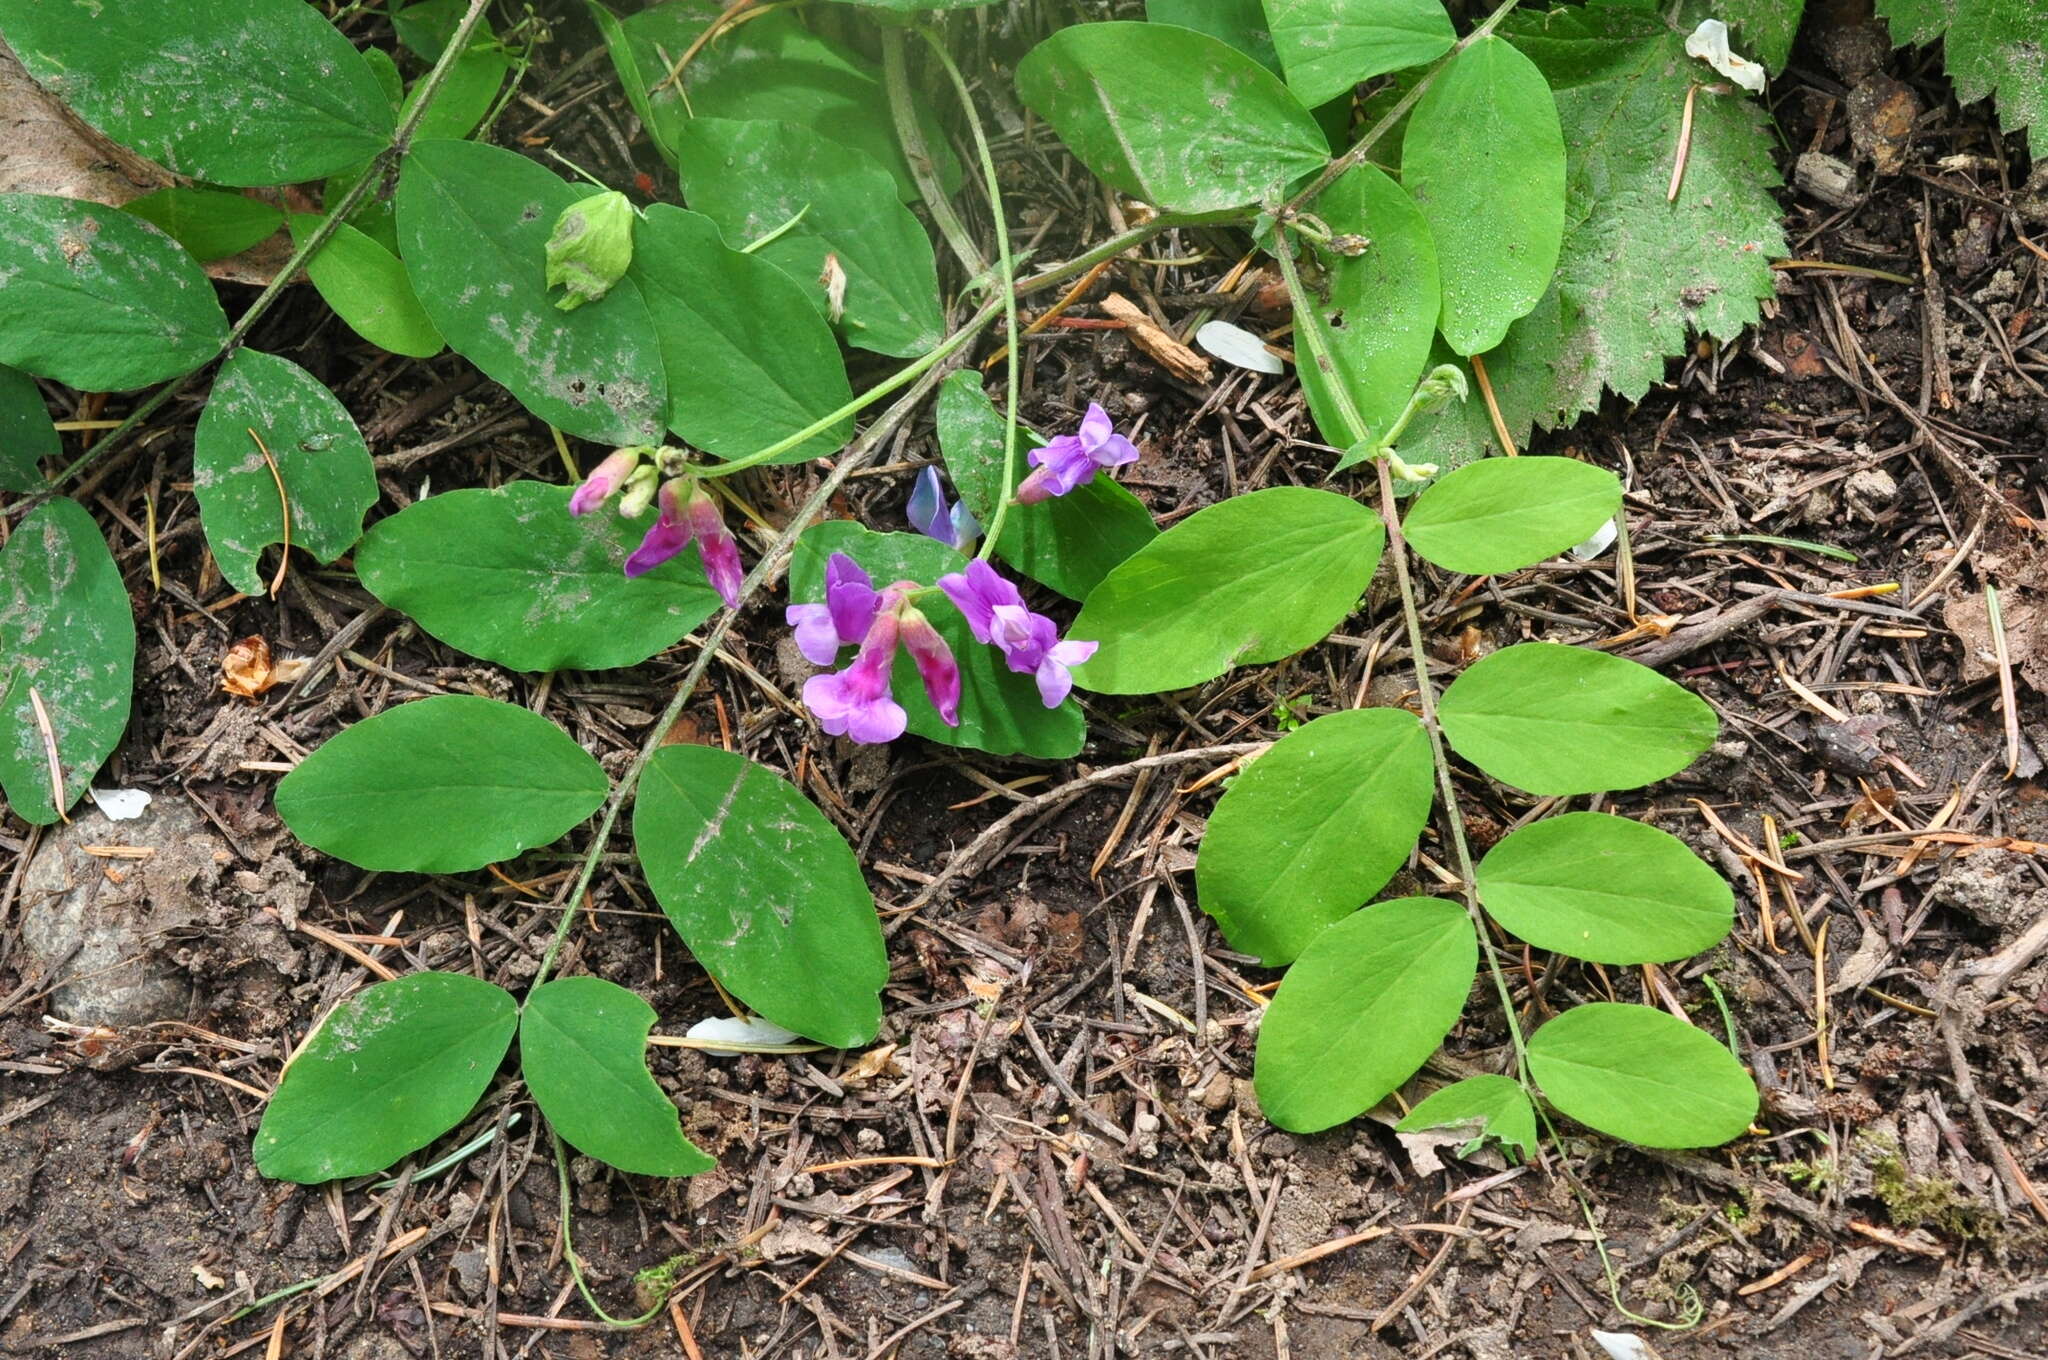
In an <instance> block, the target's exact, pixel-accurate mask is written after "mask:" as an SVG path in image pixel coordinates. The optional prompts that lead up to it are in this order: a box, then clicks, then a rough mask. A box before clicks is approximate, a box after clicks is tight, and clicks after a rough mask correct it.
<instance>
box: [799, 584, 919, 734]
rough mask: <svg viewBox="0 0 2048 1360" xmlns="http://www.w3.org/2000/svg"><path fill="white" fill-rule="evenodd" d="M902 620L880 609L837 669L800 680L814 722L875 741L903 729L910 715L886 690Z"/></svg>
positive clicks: (830, 730)
mask: <svg viewBox="0 0 2048 1360" xmlns="http://www.w3.org/2000/svg"><path fill="white" fill-rule="evenodd" d="M901 631H902V625H901V622H900V621H899V620H898V619H897V617H896V614H895V611H893V610H882V611H880V612H878V613H877V614H876V615H875V621H874V624H873V625H872V626H871V627H870V628H869V629H868V635H867V637H866V638H865V639H864V640H863V641H862V642H861V644H860V655H859V656H857V657H855V658H854V659H853V664H852V665H851V666H848V667H847V668H846V669H845V670H843V671H834V672H832V673H831V674H829V675H814V676H812V677H811V678H810V679H808V680H806V681H804V707H805V708H808V709H810V710H811V716H812V717H814V718H816V719H817V720H818V726H820V727H822V728H824V729H825V730H826V731H827V732H829V733H831V734H832V735H833V736H835V737H851V738H853V739H854V740H855V741H857V742H862V743H864V744H866V745H870V746H877V745H880V744H881V743H883V742H889V741H894V740H896V738H898V737H900V736H902V735H903V729H904V728H905V727H906V726H908V725H909V722H910V715H909V714H907V713H905V712H904V711H903V705H901V704H899V703H897V702H896V699H895V697H894V696H893V695H891V694H890V693H889V672H890V670H891V669H892V668H893V667H894V665H895V662H896V643H897V641H898V639H899V637H900V635H901Z"/></svg>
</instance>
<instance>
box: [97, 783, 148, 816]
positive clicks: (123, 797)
mask: <svg viewBox="0 0 2048 1360" xmlns="http://www.w3.org/2000/svg"><path fill="white" fill-rule="evenodd" d="M92 800H93V802H95V803H98V804H99V806H100V811H101V812H104V813H106V814H107V820H108V821H110V822H132V821H134V820H135V819H136V818H137V817H140V816H141V815H142V814H143V811H144V810H145V809H146V808H148V807H149V801H150V796H149V795H148V794H147V793H145V792H143V791H142V790H141V789H94V790H93V791H92Z"/></svg>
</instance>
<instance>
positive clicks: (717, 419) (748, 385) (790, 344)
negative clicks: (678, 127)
mask: <svg viewBox="0 0 2048 1360" xmlns="http://www.w3.org/2000/svg"><path fill="white" fill-rule="evenodd" d="M627 277H628V278H631V279H632V280H633V281H634V282H636V283H638V284H639V285H640V294H641V296H642V297H644V298H645V299H646V300H647V310H648V311H649V312H650V313H651V314H652V315H653V317H654V334H655V338H656V339H657V340H658V341H659V342H660V345H661V357H662V364H663V367H665V368H666V369H667V371H668V405H669V410H668V424H669V428H670V429H672V430H674V431H675V432H676V433H677V434H678V435H681V436H682V437H683V438H684V439H685V440H687V441H689V442H690V443H691V444H693V445H695V446H696V447H698V448H700V449H703V450H704V451H705V452H707V453H712V454H716V455H717V456H719V457H721V458H740V457H744V456H745V455H747V454H750V453H753V452H755V451H756V450H758V449H765V448H767V447H768V446H769V445H770V444H775V443H778V442H780V441H781V440H783V439H784V438H787V437H788V436H790V435H793V434H796V433H797V432H798V431H799V430H804V429H807V428H809V427H810V426H811V425H812V424H813V423H814V422H816V421H818V420H821V419H823V418H824V417H826V416H828V415H831V414H832V413H833V412H834V411H836V410H838V409H840V408H841V407H843V406H845V405H846V404H847V403H849V402H850V401H852V400H853V389H852V387H851V386H849V385H848V384H847V381H846V363H845V361H844V360H843V359H842V358H841V357H840V354H839V342H838V341H837V340H835V339H834V338H833V336H832V328H831V327H830V326H828V325H827V324H826V323H825V318H824V317H822V316H820V315H819V314H818V309H817V308H816V307H814V306H812V305H811V300H810V298H809V296H808V295H807V294H806V293H805V291H804V289H803V286H802V285H801V284H799V283H798V282H797V281H796V280H795V279H792V278H791V277H790V276H789V275H787V274H785V273H783V272H782V271H781V270H780V269H778V268H776V267H775V266H774V265H773V264H770V263H769V262H768V261H766V260H763V259H761V258H759V257H758V256H754V255H747V254H743V253H741V252H740V251H737V250H733V249H731V248H730V247H728V246H727V245H726V244H725V240H724V238H723V237H721V236H720V235H719V232H718V225H717V224H716V223H715V222H713V221H712V220H711V219H710V218H708V217H706V216H704V215H703V214H702V213H693V212H685V211H683V210H682V209H681V208H671V207H669V206H667V205H665V204H659V203H657V204H655V205H654V206H653V207H651V208H649V209H648V210H647V217H646V220H645V221H643V222H641V224H640V229H639V233H638V245H637V247H636V249H635V251H634V253H633V267H632V271H631V273H629V274H628V275H627ZM852 434H853V417H852V416H847V417H845V418H844V419H842V420H841V421H839V423H838V424H836V425H833V426H832V427H830V428H829V429H827V430H826V431H825V432H824V433H822V434H819V435H816V436H814V437H812V438H811V439H808V440H806V441H804V442H803V443H802V444H799V445H798V446H797V447H795V448H793V449H791V450H790V451H789V452H787V453H785V454H783V455H781V456H780V457H779V458H777V459H775V460H774V461H776V462H778V463H800V462H803V461H804V460H805V459H807V458H823V457H827V456H829V455H830V454H832V453H834V452H836V451H837V450H838V449H839V448H841V447H842V446H843V445H844V444H845V443H846V441H847V440H848V439H849V438H850V437H851V436H852Z"/></svg>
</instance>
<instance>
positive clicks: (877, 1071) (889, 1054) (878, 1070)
mask: <svg viewBox="0 0 2048 1360" xmlns="http://www.w3.org/2000/svg"><path fill="white" fill-rule="evenodd" d="M885 1074H886V1075H889V1076H900V1075H902V1073H901V1071H900V1069H899V1068H898V1066H897V1063H896V1045H895V1044H879V1045H877V1046H875V1047H874V1048H871V1049H869V1050H868V1051H867V1052H865V1053H863V1054H861V1055H860V1057H859V1058H858V1059H857V1060H856V1061H855V1062H854V1064H853V1066H851V1067H849V1068H847V1069H846V1070H845V1071H844V1072H842V1073H840V1074H839V1084H840V1085H842V1086H850V1087H853V1088H855V1089H859V1088H860V1087H862V1086H865V1085H867V1084H868V1083H869V1082H871V1081H873V1080H874V1079H875V1078H876V1077H879V1076H883V1075H885Z"/></svg>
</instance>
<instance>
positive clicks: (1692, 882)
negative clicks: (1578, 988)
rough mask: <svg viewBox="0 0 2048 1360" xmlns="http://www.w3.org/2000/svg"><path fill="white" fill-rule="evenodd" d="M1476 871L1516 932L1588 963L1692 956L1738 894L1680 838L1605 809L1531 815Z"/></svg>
mask: <svg viewBox="0 0 2048 1360" xmlns="http://www.w3.org/2000/svg"><path fill="white" fill-rule="evenodd" d="M1474 876H1475V878H1476V880H1477V884H1478V888H1479V900H1480V902H1481V903H1482V904H1484V906H1485V907H1486V910H1487V912H1488V914H1490V915H1491V916H1492V917H1493V919H1494V920H1496V921H1498V922H1500V923H1501V924H1502V925H1503V926H1505V927H1507V929H1508V930H1510V931H1512V932H1513V933H1514V934H1515V935H1516V936H1517V937H1518V938H1520V939H1524V940H1527V941H1528V942H1529V943H1530V944H1533V945H1535V946H1536V947H1537V948H1538V949H1548V950H1550V951H1552V952H1553V953H1558V954H1569V955H1571V956H1572V957H1573V958H1575V959H1589V960H1591V961H1592V962H1594V963H1613V964H1629V963H1668V962H1671V961H1672V960H1674V959H1683V958H1690V957H1691V956H1692V955H1694V954H1697V953H1699V952H1700V951H1701V950H1703V949H1712V948H1713V947H1714V946H1715V945H1717V944H1719V943H1720V942H1721V941H1722V939H1724V938H1725V937H1726V936H1727V934H1728V932H1729V930H1730V929H1732V928H1733V926H1734V924H1735V894H1734V893H1733V892H1731V891H1730V890H1729V887H1728V884H1727V881H1726V880H1724V879H1723V878H1722V877H1721V876H1720V875H1719V874H1717V873H1715V872H1714V871H1713V870H1712V869H1710V868H1708V867H1707V865H1706V864H1705V863H1703V862H1702V861H1701V860H1700V858H1699V856H1697V855H1695V854H1694V853H1693V852H1692V851H1691V850H1690V849H1689V848H1687V846H1686V844H1685V842H1684V841H1681V840H1679V839H1678V837H1676V836H1673V835H1671V834H1670V833H1669V832H1665V831H1660V830H1658V829H1657V828H1656V827H1654V826H1646V825H1644V824H1643V823H1642V822H1636V821H1630V820H1629V819H1628V818H1626V817H1614V816H1609V815H1608V814H1607V813H1604V812H1568V813H1565V814H1564V815H1563V816H1559V817H1550V818H1547V819H1545V820H1543V821H1540V822H1532V823H1530V824H1529V825H1528V826H1525V827H1523V828H1522V829H1521V830H1519V831H1516V832H1514V833H1512V834H1511V835H1509V836H1508V837H1507V838H1506V839H1505V840H1503V841H1501V842H1500V843H1499V844H1498V845H1496V846H1494V847H1493V849H1491V850H1489V851H1488V852H1487V854H1486V858H1484V859H1482V860H1480V861H1479V867H1478V869H1476V870H1475V871H1474Z"/></svg>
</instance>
